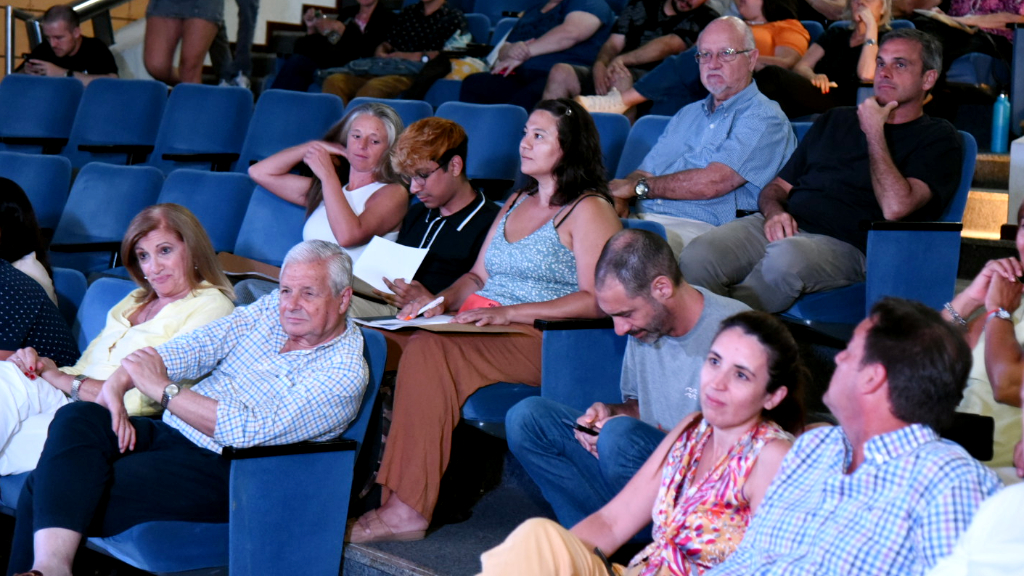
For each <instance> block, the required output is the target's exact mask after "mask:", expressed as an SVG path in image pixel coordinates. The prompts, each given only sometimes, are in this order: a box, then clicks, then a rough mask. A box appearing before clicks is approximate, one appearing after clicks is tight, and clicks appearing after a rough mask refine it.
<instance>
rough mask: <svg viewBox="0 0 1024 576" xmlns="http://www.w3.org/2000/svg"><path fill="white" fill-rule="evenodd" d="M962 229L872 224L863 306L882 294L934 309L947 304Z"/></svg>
mask: <svg viewBox="0 0 1024 576" xmlns="http://www.w3.org/2000/svg"><path fill="white" fill-rule="evenodd" d="M962 229H963V225H962V224H961V223H960V222H875V223H873V224H872V225H871V227H870V230H869V231H868V249H867V262H868V267H867V269H868V272H867V289H866V294H865V303H866V304H867V306H871V305H872V304H873V303H874V302H877V301H878V300H879V299H880V298H882V297H884V296H898V297H900V298H907V299H911V300H918V301H920V302H924V303H925V304H926V305H928V306H930V307H932V308H935V309H939V308H941V307H942V305H943V304H945V303H946V302H948V301H949V300H951V299H952V298H953V294H954V290H955V281H954V280H953V279H955V278H956V273H957V268H958V266H959V264H960V231H961V230H962ZM866 312H867V311H866V310H865V313H866Z"/></svg>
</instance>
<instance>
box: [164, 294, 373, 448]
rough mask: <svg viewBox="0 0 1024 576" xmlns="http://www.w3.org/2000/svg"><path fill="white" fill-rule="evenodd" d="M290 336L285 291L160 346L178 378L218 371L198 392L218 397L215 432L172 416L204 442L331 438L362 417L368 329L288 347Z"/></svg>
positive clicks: (169, 419) (240, 444)
mask: <svg viewBox="0 0 1024 576" xmlns="http://www.w3.org/2000/svg"><path fill="white" fill-rule="evenodd" d="M286 340H287V336H286V334H285V333H284V330H283V329H282V328H281V322H280V320H279V318H278V292H277V291H276V290H275V291H274V292H272V293H271V294H268V295H267V296H264V297H263V298H260V299H259V300H258V301H256V302H255V303H254V304H252V305H250V306H247V307H244V308H237V309H235V312H234V313H233V314H231V315H230V316H226V317H224V318H222V319H220V320H217V321H216V322H212V323H210V324H207V325H206V326H204V327H202V328H198V329H196V330H195V331H193V332H191V333H189V334H186V335H184V336H181V337H178V338H174V339H173V340H170V341H169V342H167V343H165V344H162V345H161V346H159V347H158V348H157V352H159V353H160V357H161V358H162V359H163V361H164V364H165V365H166V366H167V375H168V376H169V377H170V379H171V380H174V381H177V380H183V379H195V378H198V377H200V376H202V375H203V374H206V373H208V372H210V375H209V377H207V378H206V379H205V380H203V381H202V382H200V383H199V384H196V385H195V386H194V387H193V388H192V391H193V392H197V393H199V394H202V395H203V396H207V397H209V398H213V399H215V400H217V425H216V429H215V430H214V434H213V438H210V437H209V436H207V435H205V434H203V433H202V432H200V431H198V430H196V429H195V428H193V427H192V426H190V425H188V424H186V423H185V422H184V421H183V420H182V419H180V418H178V417H177V416H175V415H174V414H171V413H170V412H169V411H168V412H164V416H163V419H164V422H166V423H168V424H170V425H171V426H172V427H174V428H176V429H177V430H179V431H180V432H181V433H182V434H184V435H185V437H186V438H188V439H189V440H191V441H192V442H194V443H195V444H196V445H198V446H201V447H203V448H207V449H210V450H213V451H214V452H217V453H220V451H221V449H222V448H223V447H224V446H235V447H237V448H247V447H251V446H258V445H276V444H291V443H294V442H301V441H303V440H314V441H322V440H329V439H332V438H335V437H337V436H338V435H339V434H341V433H342V432H343V431H344V430H345V428H346V427H347V426H348V425H349V423H350V422H351V421H352V420H353V419H354V418H355V416H356V413H357V412H358V410H359V404H360V402H361V401H362V398H363V392H364V391H365V390H366V384H367V380H368V374H369V370H368V369H367V366H366V361H365V360H364V359H363V335H362V332H360V331H359V329H358V328H357V327H356V326H355V325H354V324H352V321H351V320H348V321H347V325H346V329H345V332H344V333H343V334H341V335H340V336H338V337H337V338H334V339H333V340H330V341H328V342H325V343H323V344H321V345H319V346H317V347H315V348H313V349H312V350H295V351H292V352H285V353H283V354H282V353H281V352H280V350H281V348H282V347H283V346H284V344H285V341H286Z"/></svg>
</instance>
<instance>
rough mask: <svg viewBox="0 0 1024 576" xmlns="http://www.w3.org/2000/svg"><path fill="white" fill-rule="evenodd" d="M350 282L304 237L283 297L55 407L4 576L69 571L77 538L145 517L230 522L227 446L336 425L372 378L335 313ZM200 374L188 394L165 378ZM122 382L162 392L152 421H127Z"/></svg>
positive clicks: (129, 363) (314, 434)
mask: <svg viewBox="0 0 1024 576" xmlns="http://www.w3.org/2000/svg"><path fill="white" fill-rule="evenodd" d="M351 278H352V261H351V260H350V259H349V257H348V255H346V254H345V253H344V251H342V250H341V248H339V247H338V245H336V244H333V243H329V242H323V241H319V240H313V241H308V242H303V243H302V244H299V245H298V246H296V247H294V248H292V250H291V251H289V253H288V255H287V256H286V258H285V261H284V267H283V270H282V272H281V289H280V291H279V292H274V293H272V294H269V295H268V296H265V297H264V298H262V299H260V300H259V301H258V302H256V303H255V304H253V305H251V306H249V307H246V308H240V309H238V310H236V311H235V312H234V313H233V314H232V315H231V316H228V317H226V318H222V319H221V320H218V321H216V322H213V323H211V324H208V325H207V326H205V327H202V328H199V329H197V330H195V331H193V332H191V333H189V334H186V335H183V336H180V337H178V338H175V339H173V340H171V341H169V342H167V343H165V344H163V345H161V346H160V347H159V348H157V349H153V348H145V349H142V350H139V351H137V352H135V353H133V354H131V355H130V356H128V358H126V359H125V360H124V361H123V362H122V364H121V368H120V369H118V371H117V372H115V373H114V374H113V375H112V376H111V377H110V378H109V379H108V380H107V381H106V382H105V383H104V388H103V391H102V392H101V393H100V398H99V399H98V403H91V402H76V403H72V404H69V405H67V406H65V407H64V408H63V409H61V410H59V411H58V413H57V416H56V417H55V418H54V422H53V424H51V426H50V434H49V437H48V439H47V442H46V447H45V448H44V449H43V454H42V456H41V457H40V459H39V465H38V466H37V468H36V470H35V472H34V473H33V474H32V476H30V477H29V479H28V480H27V481H26V484H25V488H24V490H23V491H22V493H21V497H20V499H19V502H18V515H17V525H16V528H15V537H14V543H13V552H12V557H11V564H10V566H9V573H17V572H23V571H26V570H28V569H29V568H32V570H33V573H42V574H46V575H48V576H54V575H58V576H59V575H62V574H68V575H70V574H71V564H72V561H73V560H74V555H75V551H76V550H77V549H78V546H79V543H80V542H81V539H82V536H83V534H88V535H99V536H111V535H114V534H118V533H120V532H123V531H124V530H126V529H128V528H131V527H132V526H134V525H136V524H139V523H142V522H147V521H153V520H178V521H190V522H221V523H222V522H227V521H228V477H229V472H230V465H229V463H228V462H227V461H225V460H223V459H222V458H220V456H219V453H220V451H221V449H222V448H223V447H224V446H236V447H247V446H255V445H273V444H288V443H292V442H300V441H303V440H327V439H330V438H334V437H336V436H337V435H339V434H340V433H341V432H342V431H344V430H345V428H346V427H347V426H348V424H349V423H350V422H351V421H352V420H353V419H354V418H355V416H356V413H357V411H358V409H359V404H360V402H361V400H362V397H363V392H364V391H365V389H366V383H367V378H368V369H367V366H366V362H365V361H364V360H363V354H362V352H363V337H362V333H361V332H360V331H359V329H358V328H357V327H355V326H354V325H353V324H352V323H351V322H350V321H349V320H347V318H346V316H345V313H346V311H347V309H348V305H349V301H350V299H351V297H352V289H351V288H350V284H351ZM207 373H210V376H209V377H207V378H206V379H205V380H203V381H202V382H200V383H199V384H197V385H196V386H195V387H194V388H192V389H189V390H185V389H179V388H178V385H177V384H175V382H176V381H179V380H183V379H195V378H198V377H200V376H202V375H203V374H207ZM132 386H134V387H136V388H138V389H139V391H141V392H142V393H143V394H145V395H146V396H148V397H150V398H152V399H154V400H161V403H162V404H163V406H164V408H165V412H164V417H163V420H162V421H157V420H151V419H148V418H138V417H134V418H128V417H127V414H126V413H125V411H124V405H123V403H122V402H121V399H122V398H123V396H124V392H125V391H127V390H128V389H129V388H130V387H132ZM108 408H109V410H108ZM111 421H113V426H111ZM168 544H169V545H172V544H173V543H168ZM33 548H34V550H33Z"/></svg>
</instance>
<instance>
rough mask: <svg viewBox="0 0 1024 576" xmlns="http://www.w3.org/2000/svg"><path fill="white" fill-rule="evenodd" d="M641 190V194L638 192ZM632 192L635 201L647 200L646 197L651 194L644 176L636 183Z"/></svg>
mask: <svg viewBox="0 0 1024 576" xmlns="http://www.w3.org/2000/svg"><path fill="white" fill-rule="evenodd" d="M641 188H642V189H643V192H642V193H641V192H640V189H641ZM633 191H634V192H635V193H636V198H637V200H647V197H648V196H649V195H650V194H651V185H650V184H648V183H647V177H646V176H641V177H640V179H639V180H637V181H636V186H635V187H634V190H633Z"/></svg>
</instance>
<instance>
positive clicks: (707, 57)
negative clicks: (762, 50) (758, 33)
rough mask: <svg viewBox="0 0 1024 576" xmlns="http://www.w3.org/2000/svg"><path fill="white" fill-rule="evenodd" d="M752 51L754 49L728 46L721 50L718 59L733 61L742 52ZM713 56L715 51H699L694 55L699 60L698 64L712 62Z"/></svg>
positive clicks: (720, 60)
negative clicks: (737, 48)
mask: <svg viewBox="0 0 1024 576" xmlns="http://www.w3.org/2000/svg"><path fill="white" fill-rule="evenodd" d="M752 51H753V50H736V49H735V48H726V49H725V50H719V51H718V61H719V62H732V61H733V60H735V59H736V57H737V56H739V55H740V54H746V53H747V52H752ZM712 56H714V53H712V52H697V53H696V54H694V55H693V59H694V60H696V61H697V64H700V63H702V62H707V63H710V62H711V57H712Z"/></svg>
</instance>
